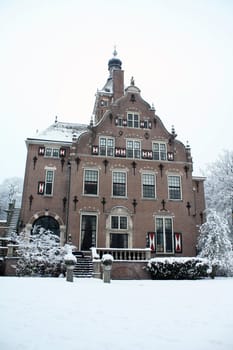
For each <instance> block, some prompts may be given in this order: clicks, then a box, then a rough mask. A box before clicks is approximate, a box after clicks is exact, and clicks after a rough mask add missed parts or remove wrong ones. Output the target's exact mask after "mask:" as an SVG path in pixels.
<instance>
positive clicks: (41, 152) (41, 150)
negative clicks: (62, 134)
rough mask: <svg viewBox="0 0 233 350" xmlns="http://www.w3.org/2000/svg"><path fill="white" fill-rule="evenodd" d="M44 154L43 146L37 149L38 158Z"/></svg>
mask: <svg viewBox="0 0 233 350" xmlns="http://www.w3.org/2000/svg"><path fill="white" fill-rule="evenodd" d="M44 154H45V147H44V146H43V147H42V146H40V147H39V148H38V155H39V156H44Z"/></svg>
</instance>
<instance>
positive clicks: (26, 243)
mask: <svg viewBox="0 0 233 350" xmlns="http://www.w3.org/2000/svg"><path fill="white" fill-rule="evenodd" d="M17 244H18V250H17V255H18V257H19V260H18V262H17V265H16V274H17V275H18V276H52V277H58V276H59V275H60V274H64V271H65V267H64V255H65V253H66V251H65V249H64V247H61V246H60V240H59V238H58V237H57V236H56V235H54V234H53V233H52V232H51V231H45V230H44V229H41V230H40V231H39V233H38V234H35V235H31V236H27V235H25V234H24V233H21V234H20V235H19V236H18V237H17Z"/></svg>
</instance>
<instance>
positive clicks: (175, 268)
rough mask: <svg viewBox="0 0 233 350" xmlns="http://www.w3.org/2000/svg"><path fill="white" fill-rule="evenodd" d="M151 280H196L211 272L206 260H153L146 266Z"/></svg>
mask: <svg viewBox="0 0 233 350" xmlns="http://www.w3.org/2000/svg"><path fill="white" fill-rule="evenodd" d="M147 270H148V271H149V272H150V273H151V277H152V279H158V280H164V279H175V280H179V279H198V278H203V277H207V276H208V274H209V273H210V272H211V269H210V266H209V264H208V260H207V259H201V258H195V257H194V258H173V257H172V258H153V259H150V260H149V262H148V264H147Z"/></svg>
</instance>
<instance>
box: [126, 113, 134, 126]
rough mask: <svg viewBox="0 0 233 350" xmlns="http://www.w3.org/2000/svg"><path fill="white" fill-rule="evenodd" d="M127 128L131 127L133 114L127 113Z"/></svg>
mask: <svg viewBox="0 0 233 350" xmlns="http://www.w3.org/2000/svg"><path fill="white" fill-rule="evenodd" d="M127 125H128V127H129V128H132V127H133V115H132V114H128V123H127Z"/></svg>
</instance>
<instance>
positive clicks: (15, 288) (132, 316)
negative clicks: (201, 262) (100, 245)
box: [0, 277, 233, 350]
mask: <svg viewBox="0 0 233 350" xmlns="http://www.w3.org/2000/svg"><path fill="white" fill-rule="evenodd" d="M0 320H1V321H0V322H1V324H0V349H1V350H65V349H69V350H100V349H102V350H131V349H132V350H139V349H140V350H150V349H151V350H152V349H153V350H156V349H157V350H164V349H166V350H170V349H171V350H176V349H179V350H187V349H188V350H192V349H195V350H228V349H229V350H232V349H233V278H221V279H215V280H210V279H206V280H197V281H144V280H143V281H142V280H139V281H112V282H111V283H110V284H107V283H103V281H101V280H95V279H75V280H74V283H70V282H66V280H65V279H63V278H53V279H52V278H22V277H21V278H16V277H1V278H0Z"/></svg>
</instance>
